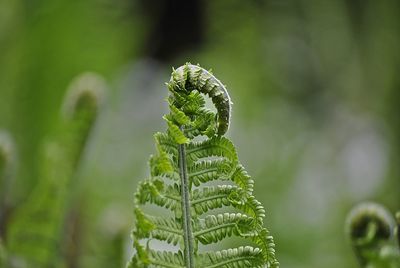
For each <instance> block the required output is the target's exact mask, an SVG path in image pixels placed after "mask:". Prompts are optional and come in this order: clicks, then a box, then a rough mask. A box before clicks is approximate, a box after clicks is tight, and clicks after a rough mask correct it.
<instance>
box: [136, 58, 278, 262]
mask: <svg viewBox="0 0 400 268" xmlns="http://www.w3.org/2000/svg"><path fill="white" fill-rule="evenodd" d="M167 86H168V89H169V91H170V95H169V97H168V103H169V107H170V113H169V114H167V115H165V116H164V119H165V120H166V121H167V125H168V129H167V131H166V132H165V133H156V134H155V140H156V148H157V154H156V155H154V156H151V158H150V178H149V179H147V180H145V181H142V182H141V183H140V184H139V186H138V189H137V192H136V194H135V204H136V207H135V216H136V224H135V228H134V230H133V240H134V242H133V245H134V248H135V250H136V252H135V254H134V256H133V258H132V260H131V261H130V263H129V267H135V268H136V267H140V268H144V267H150V268H152V267H160V268H161V267H162V268H164V267H165V268H185V267H186V268H200V267H208V268H217V267H218V268H239V267H248V268H250V267H251V268H256V267H260V268H261V267H278V266H279V263H278V261H277V260H276V258H275V250H274V246H275V245H274V242H273V238H272V236H270V235H269V233H268V231H267V229H266V228H264V227H263V220H264V217H265V210H264V208H263V206H262V205H261V203H260V202H259V201H257V200H256V199H255V197H254V196H253V184H254V181H253V180H252V179H251V178H250V176H249V175H248V174H247V172H246V171H245V169H244V167H243V166H242V165H241V164H240V162H239V159H238V156H237V153H236V150H235V147H234V145H233V143H232V142H231V141H230V140H229V139H227V138H225V137H224V136H223V135H224V134H225V132H226V131H227V130H228V127H229V120H230V115H231V101H230V98H229V95H228V92H227V91H226V89H225V86H224V85H223V84H222V83H221V82H220V81H219V80H218V79H217V78H215V77H214V76H213V75H212V74H211V73H210V72H208V71H206V70H204V69H203V68H201V67H199V66H196V65H191V64H189V63H187V64H185V65H183V66H181V67H179V68H178V69H176V70H173V72H172V76H171V80H170V81H169V83H167ZM204 95H207V96H208V97H210V98H211V100H212V102H213V103H214V105H215V107H216V113H215V112H213V111H211V110H209V109H207V108H206V107H205V100H204ZM229 181H230V182H229ZM224 182H225V184H223V183H224ZM206 183H208V184H207V186H205V185H204V184H206ZM148 205H153V206H158V207H163V208H165V209H167V210H169V211H171V213H170V214H171V216H170V217H160V216H155V215H149V214H148V211H146V207H144V206H148ZM217 209H219V210H218V211H221V210H224V209H226V210H227V211H229V213H228V212H226V213H219V212H218V213H217V212H216V211H217ZM232 211H234V212H232ZM231 236H236V237H241V238H246V239H248V242H247V245H245V246H240V247H237V248H230V249H221V250H219V251H206V252H201V250H200V249H199V244H201V245H210V244H215V243H218V242H220V241H222V240H224V239H225V238H227V237H231ZM154 240H159V241H163V242H165V243H167V244H172V245H174V246H176V245H179V249H178V250H175V251H161V250H155V249H154V246H153V241H154Z"/></svg>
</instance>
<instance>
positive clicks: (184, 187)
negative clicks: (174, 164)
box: [178, 144, 194, 268]
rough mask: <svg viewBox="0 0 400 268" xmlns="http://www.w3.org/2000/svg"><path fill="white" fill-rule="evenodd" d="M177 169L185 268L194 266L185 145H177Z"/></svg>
mask: <svg viewBox="0 0 400 268" xmlns="http://www.w3.org/2000/svg"><path fill="white" fill-rule="evenodd" d="M178 150H179V171H180V177H181V196H182V214H183V216H182V218H183V220H182V224H183V240H184V244H185V249H184V257H185V265H186V267H187V268H194V245H193V244H194V241H193V232H192V220H191V218H192V217H191V215H190V201H189V180H188V172H187V165H186V145H185V144H180V145H179V148H178Z"/></svg>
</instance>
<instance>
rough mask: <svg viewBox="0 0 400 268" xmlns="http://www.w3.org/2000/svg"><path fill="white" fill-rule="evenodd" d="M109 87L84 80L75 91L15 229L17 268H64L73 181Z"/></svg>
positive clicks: (12, 244) (12, 243) (12, 242)
mask: <svg viewBox="0 0 400 268" xmlns="http://www.w3.org/2000/svg"><path fill="white" fill-rule="evenodd" d="M103 87H104V84H103V82H102V79H101V78H99V77H98V76H96V75H94V74H84V75H82V76H80V77H78V78H77V79H76V80H75V81H74V82H73V83H72V85H71V87H70V89H69V90H68V92H67V96H66V98H65V103H64V107H63V111H62V112H63V115H62V117H61V120H60V123H59V126H58V128H57V129H56V131H55V133H54V134H53V136H52V137H51V139H50V141H48V142H47V143H46V144H45V146H44V153H43V156H42V157H43V158H42V159H41V160H42V161H41V163H42V164H43V167H42V170H41V171H42V172H41V180H40V182H39V184H38V185H37V187H36V188H34V189H33V191H32V193H31V195H30V196H29V197H28V198H27V201H26V202H25V203H24V205H23V206H22V207H21V208H20V209H19V210H18V211H17V212H16V214H15V216H14V217H13V219H12V222H11V224H10V230H9V232H8V237H7V244H8V245H7V247H8V251H9V253H10V256H11V257H10V260H9V265H10V266H11V267H60V266H62V263H63V261H62V260H61V257H60V255H61V251H62V250H63V245H62V242H63V239H64V234H63V224H64V221H65V213H66V212H67V211H68V209H67V208H68V203H67V200H68V196H69V195H68V194H69V189H70V186H71V185H70V184H71V182H72V177H73V176H74V173H75V170H76V168H77V166H78V163H79V160H80V158H81V155H82V151H83V149H84V145H85V142H86V140H87V138H88V135H89V132H90V129H91V128H92V126H93V123H94V121H95V119H96V116H97V113H98V108H99V105H100V103H101V98H102V94H103V93H102V90H103Z"/></svg>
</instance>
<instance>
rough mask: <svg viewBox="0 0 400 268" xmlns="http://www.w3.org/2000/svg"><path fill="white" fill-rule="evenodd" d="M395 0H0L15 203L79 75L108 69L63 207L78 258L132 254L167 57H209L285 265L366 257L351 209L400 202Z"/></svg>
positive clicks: (89, 262)
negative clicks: (137, 202)
mask: <svg viewBox="0 0 400 268" xmlns="http://www.w3.org/2000/svg"><path fill="white" fill-rule="evenodd" d="M399 10H400V3H398V2H396V1H348V0H337V1H317V0H311V1H309V0H307V1H305V0H300V1H295V0H283V1H277V0H250V1H239V0H233V1H231V0H229V1H228V0H220V1H206V0H193V1H178V0H175V1H172V0H163V1H158V0H157V1H156V0H132V1H127V0H126V1H125V0H123V1H110V0H83V1H68V0H55V1H50V0H35V1H23V0H3V1H0V51H1V53H0V128H1V129H7V130H9V132H10V135H11V136H12V137H13V138H14V140H15V149H14V151H15V154H14V155H17V156H18V157H17V158H16V160H17V161H16V166H17V167H18V168H17V169H15V170H16V173H15V174H11V175H13V178H14V179H12V184H10V185H12V187H10V189H9V191H8V195H9V198H8V205H7V207H8V208H9V212H10V213H11V215H12V214H13V213H14V212H15V211H17V210H19V209H20V208H21V207H23V206H25V205H26V203H27V202H28V201H27V197H28V196H30V194H31V192H32V189H34V188H36V186H37V185H38V184H40V181H41V179H42V176H40V174H42V173H41V171H40V169H39V167H42V166H43V165H47V164H46V163H42V162H43V158H41V157H39V155H40V150H41V149H40V148H42V144H43V143H44V141H45V140H47V137H46V135H47V133H51V131H52V130H53V129H55V128H56V124H57V123H56V122H57V121H58V109H59V107H60V105H61V102H62V97H63V95H64V91H65V89H66V88H67V85H68V83H69V82H70V81H71V79H72V78H73V77H75V76H76V75H78V74H80V73H82V72H84V71H87V70H93V71H96V72H98V73H100V74H101V75H102V76H104V77H105V78H106V80H107V81H108V82H109V84H110V88H111V90H110V94H109V97H110V98H109V99H108V103H107V105H106V107H105V110H104V111H103V113H102V115H101V117H100V120H99V121H98V124H97V126H96V128H95V129H94V132H93V133H92V134H93V135H91V138H90V140H89V142H88V147H87V149H88V150H87V152H86V154H85V155H84V156H83V159H82V160H84V161H82V163H83V165H82V166H81V167H80V169H79V170H78V172H77V174H76V175H77V176H78V177H79V179H78V180H76V184H74V187H72V188H71V189H70V191H71V192H70V194H71V196H72V197H71V202H72V203H73V204H71V207H75V208H80V210H77V209H71V211H70V212H67V213H68V215H70V216H68V218H69V219H70V220H69V221H68V224H67V226H66V227H65V228H66V231H65V232H66V233H68V234H73V235H71V236H69V238H70V240H69V243H71V244H72V245H74V247H73V248H74V250H75V253H74V254H73V256H74V260H73V263H72V264H69V265H70V267H85V268H86V267H88V268H90V267H121V266H123V265H124V263H125V261H126V260H124V258H125V259H126V256H130V255H131V252H128V249H129V248H131V246H130V245H129V244H130V240H129V238H128V237H127V235H126V234H128V233H129V229H130V228H132V226H131V225H130V223H131V222H132V217H133V216H132V207H133V204H132V201H133V196H132V193H133V191H134V189H135V187H136V184H137V183H138V181H139V179H140V178H143V177H145V176H147V175H146V174H148V170H147V168H146V167H147V165H146V161H145V159H146V158H147V155H148V152H149V151H151V150H152V149H153V144H152V139H151V138H149V137H150V136H151V134H152V133H154V132H155V131H157V130H159V129H162V127H163V122H162V120H161V119H160V118H159V114H161V113H164V112H165V111H166V109H167V107H166V106H165V104H164V101H163V99H164V96H165V88H164V87H163V86H162V82H165V81H167V79H168V75H169V73H170V67H171V66H178V65H181V64H182V63H183V62H186V61H191V62H194V63H197V62H199V63H201V64H202V66H204V67H206V68H211V67H212V68H213V69H214V70H216V71H217V72H218V74H219V76H220V78H221V80H222V81H227V82H228V84H227V86H228V87H229V88H230V94H231V96H232V98H233V99H234V100H235V102H234V106H233V114H234V117H233V118H234V120H233V122H232V128H231V131H230V133H231V135H230V138H231V140H232V141H233V142H234V143H235V145H236V146H237V147H238V148H240V149H239V154H240V155H241V159H242V161H243V164H244V166H246V169H247V171H248V172H249V174H250V175H251V176H252V178H254V180H255V183H256V185H257V188H256V189H255V195H256V196H259V197H261V198H260V199H261V200H260V201H261V202H262V203H263V204H268V206H266V210H267V211H268V214H267V221H268V223H269V227H270V229H271V231H272V232H273V234H274V238H275V242H276V244H277V251H278V252H279V255H278V257H279V260H280V262H281V265H282V267H296V268H309V267H326V268H330V267H332V268H333V267H354V266H355V265H356V263H357V260H356V259H355V258H354V256H353V253H352V250H351V247H350V245H349V243H348V241H346V236H345V233H344V230H343V229H344V228H343V226H344V219H345V218H346V215H347V213H348V211H349V210H350V209H351V208H352V207H353V205H354V204H355V203H358V202H359V201H361V200H368V199H369V200H374V201H377V202H379V203H382V204H384V205H385V206H386V207H387V208H388V210H390V211H394V210H398V209H399V207H398V204H399V203H400V197H399V191H398V189H400V166H399V165H398V163H399V161H400V157H399V156H400V144H399V136H400V124H399V123H398V119H399V115H400V109H399V108H400V105H399V103H400V91H399V87H400V79H399V76H398V69H399V66H400V53H398V48H399V47H400V16H399V12H400V11H399ZM149 135H150V136H149ZM2 191H3V189H1V192H2ZM76 222H79V224H78V226H80V228H78V229H76V228H74V227H73V226H77V225H76V224H75V223H76ZM77 238H79V239H77ZM75 239H76V240H75ZM74 241H79V243H75V242H74ZM7 243H8V241H4V244H6V245H7ZM70 259H71V258H70ZM74 265H75V266H74Z"/></svg>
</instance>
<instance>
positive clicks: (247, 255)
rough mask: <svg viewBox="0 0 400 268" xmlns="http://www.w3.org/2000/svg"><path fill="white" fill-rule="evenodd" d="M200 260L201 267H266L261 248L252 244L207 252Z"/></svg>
mask: <svg viewBox="0 0 400 268" xmlns="http://www.w3.org/2000/svg"><path fill="white" fill-rule="evenodd" d="M198 262H199V267H207V268H247V267H252V268H262V267H264V261H263V258H262V252H261V250H260V249H259V248H253V247H250V246H246V247H238V248H230V249H226V250H221V251H217V252H207V253H206V254H204V255H203V254H202V255H200V256H199V261H198ZM200 265H201V266H200Z"/></svg>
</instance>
